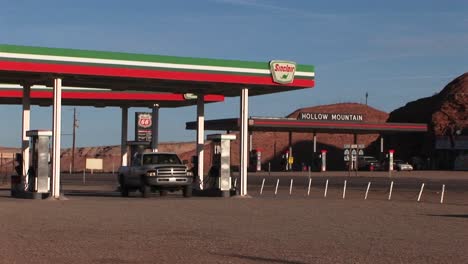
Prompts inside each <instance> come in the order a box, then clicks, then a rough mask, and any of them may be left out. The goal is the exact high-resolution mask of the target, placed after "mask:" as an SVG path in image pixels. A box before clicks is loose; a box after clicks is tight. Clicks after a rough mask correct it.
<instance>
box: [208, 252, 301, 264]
mask: <svg viewBox="0 0 468 264" xmlns="http://www.w3.org/2000/svg"><path fill="white" fill-rule="evenodd" d="M215 255H218V256H224V257H232V258H240V259H247V260H253V261H263V262H270V263H286V264H306V262H300V261H290V260H285V259H275V258H265V257H257V256H246V255H241V254H215Z"/></svg>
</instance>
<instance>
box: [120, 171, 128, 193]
mask: <svg viewBox="0 0 468 264" xmlns="http://www.w3.org/2000/svg"><path fill="white" fill-rule="evenodd" d="M119 182H120V195H121V196H122V197H128V188H127V186H126V185H125V180H124V176H123V175H120V176H119Z"/></svg>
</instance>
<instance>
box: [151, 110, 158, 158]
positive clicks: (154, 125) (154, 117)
mask: <svg viewBox="0 0 468 264" xmlns="http://www.w3.org/2000/svg"><path fill="white" fill-rule="evenodd" d="M152 110H153V111H152V114H151V149H152V150H153V152H158V144H159V105H158V104H154V105H153V108H152Z"/></svg>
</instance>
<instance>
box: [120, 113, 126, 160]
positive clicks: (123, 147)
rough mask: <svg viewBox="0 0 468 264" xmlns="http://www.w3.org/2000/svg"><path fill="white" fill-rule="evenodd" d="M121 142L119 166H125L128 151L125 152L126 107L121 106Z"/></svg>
mask: <svg viewBox="0 0 468 264" xmlns="http://www.w3.org/2000/svg"><path fill="white" fill-rule="evenodd" d="M121 126H122V127H121V132H120V136H121V141H120V157H121V159H120V164H121V165H122V166H127V160H128V157H127V156H128V150H127V136H128V135H127V131H128V107H127V106H122V122H121Z"/></svg>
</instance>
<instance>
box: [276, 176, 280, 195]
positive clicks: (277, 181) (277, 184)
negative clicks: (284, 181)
mask: <svg viewBox="0 0 468 264" xmlns="http://www.w3.org/2000/svg"><path fill="white" fill-rule="evenodd" d="M278 186H279V179H277V180H276V188H275V195H276V194H277V193H278Z"/></svg>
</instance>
